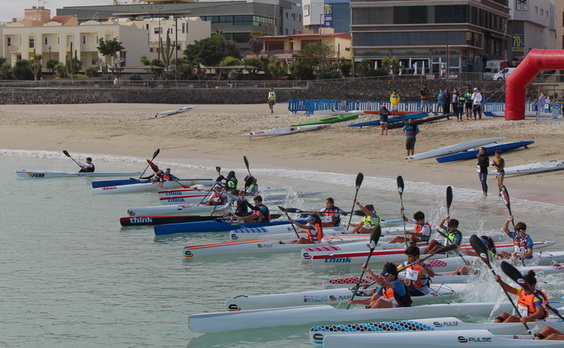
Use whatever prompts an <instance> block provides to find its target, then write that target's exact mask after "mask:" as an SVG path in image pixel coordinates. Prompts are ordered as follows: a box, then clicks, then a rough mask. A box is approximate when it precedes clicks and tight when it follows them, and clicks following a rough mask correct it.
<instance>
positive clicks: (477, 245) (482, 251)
mask: <svg viewBox="0 0 564 348" xmlns="http://www.w3.org/2000/svg"><path fill="white" fill-rule="evenodd" d="M470 245H472V248H473V249H474V251H475V252H476V254H478V256H479V257H480V259H482V261H484V263H485V264H486V266H488V268H489V269H490V271H492V274H493V275H494V276H496V275H497V273H495V270H494V269H493V267H492V265H491V263H490V258H489V256H488V248H486V246H485V245H484V243H483V242H482V240H481V239H480V237H478V236H477V235H475V234H473V235H471V236H470ZM499 285H500V286H501V288H502V289H503V292H504V293H505V296H507V299H508V300H509V302H510V303H511V305H512V306H513V309H515V312H517V314H518V315H519V317H522V316H521V313H520V312H519V309H517V306H516V305H515V302H513V299H511V296H509V293H508V292H507V290H505V288H504V287H503V285H502V284H499ZM523 325H525V328H526V329H527V332H529V334H531V330H530V329H529V326H527V323H523Z"/></svg>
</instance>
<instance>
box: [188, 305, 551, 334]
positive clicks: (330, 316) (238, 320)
mask: <svg viewBox="0 0 564 348" xmlns="http://www.w3.org/2000/svg"><path fill="white" fill-rule="evenodd" d="M554 307H557V306H554ZM512 308H513V307H512V306H511V304H509V303H502V304H499V303H496V302H480V303H449V304H425V305H419V306H412V307H400V308H379V309H356V308H354V309H349V310H347V309H337V308H335V307H333V306H331V305H319V306H299V307H285V308H271V309H252V310H248V311H238V312H215V313H201V314H192V315H189V316H188V326H189V327H190V330H191V331H192V332H198V333H214V332H226V331H235V330H246V329H259V328H267V327H278V326H299V325H313V324H331V323H343V322H352V321H372V320H377V321H381V320H402V319H421V318H429V317H441V316H445V315H452V316H457V317H458V316H489V315H490V314H492V312H494V313H496V314H499V313H502V312H508V311H511V310H512Z"/></svg>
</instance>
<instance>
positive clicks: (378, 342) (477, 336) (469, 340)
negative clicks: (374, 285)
mask: <svg viewBox="0 0 564 348" xmlns="http://www.w3.org/2000/svg"><path fill="white" fill-rule="evenodd" d="M521 326H523V325H521ZM323 347H324V348H342V347H355V348H363V347H367V348H368V347H370V348H373V347H394V348H413V347H433V348H438V347H445V348H447V347H448V348H452V347H464V348H473V347H496V348H498V347H512V348H518V347H537V348H543V347H560V348H562V347H564V341H545V340H540V341H539V340H533V336H517V337H515V336H514V335H494V334H493V333H491V332H490V331H488V330H465V331H458V330H454V331H438V332H433V331H431V332H428V331H424V332H393V333H391V332H389V333H383V334H376V333H367V334H362V335H348V334H338V335H330V336H327V337H326V338H325V339H324V340H323Z"/></svg>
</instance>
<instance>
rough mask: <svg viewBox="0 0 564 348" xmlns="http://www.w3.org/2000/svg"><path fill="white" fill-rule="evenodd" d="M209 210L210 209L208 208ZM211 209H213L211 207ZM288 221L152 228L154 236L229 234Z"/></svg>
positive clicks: (202, 223) (210, 223)
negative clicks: (208, 233)
mask: <svg viewBox="0 0 564 348" xmlns="http://www.w3.org/2000/svg"><path fill="white" fill-rule="evenodd" d="M208 208H210V207H208ZM211 208H212V209H213V207H211ZM296 221H297V222H299V223H302V224H305V223H306V221H305V220H296ZM286 224H288V220H274V221H270V222H236V221H218V220H211V221H194V222H180V223H177V224H165V225H157V226H155V227H154V229H155V234H156V235H163V234H174V233H197V232H229V231H233V230H237V229H239V228H243V227H248V228H254V227H262V226H275V225H286Z"/></svg>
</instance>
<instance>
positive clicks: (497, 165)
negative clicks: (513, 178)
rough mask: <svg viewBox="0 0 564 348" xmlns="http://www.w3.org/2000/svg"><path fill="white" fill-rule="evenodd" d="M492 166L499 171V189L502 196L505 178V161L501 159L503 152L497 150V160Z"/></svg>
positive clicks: (497, 176) (495, 159)
mask: <svg viewBox="0 0 564 348" xmlns="http://www.w3.org/2000/svg"><path fill="white" fill-rule="evenodd" d="M491 165H492V166H494V167H495V169H496V170H497V175H496V178H497V189H498V191H499V195H500V196H501V186H502V185H503V178H504V177H505V169H504V168H505V160H504V159H503V158H501V151H499V150H497V151H496V152H495V158H494V160H493V161H492V163H491Z"/></svg>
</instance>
